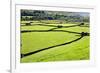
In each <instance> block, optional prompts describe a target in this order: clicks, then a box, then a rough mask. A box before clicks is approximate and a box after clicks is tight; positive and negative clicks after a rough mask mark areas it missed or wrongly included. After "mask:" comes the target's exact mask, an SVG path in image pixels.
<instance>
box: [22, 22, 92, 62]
mask: <svg viewBox="0 0 100 73" xmlns="http://www.w3.org/2000/svg"><path fill="white" fill-rule="evenodd" d="M47 25H53V26H47ZM47 25H46V24H43V25H42V24H40V22H39V25H38V24H37V25H36V24H33V23H32V25H30V26H26V25H24V26H22V25H21V63H30V62H49V61H67V60H89V49H90V48H89V43H90V42H89V41H90V37H89V35H87V34H85V35H84V34H82V32H85V33H88V34H89V27H84V26H79V24H47ZM67 26H68V27H67Z"/></svg>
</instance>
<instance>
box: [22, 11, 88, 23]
mask: <svg viewBox="0 0 100 73" xmlns="http://www.w3.org/2000/svg"><path fill="white" fill-rule="evenodd" d="M21 20H65V21H69V22H82V21H83V22H89V16H81V15H80V14H78V13H77V14H76V13H75V12H73V13H72V12H57V11H40V10H21Z"/></svg>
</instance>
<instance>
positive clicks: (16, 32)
mask: <svg viewBox="0 0 100 73" xmlns="http://www.w3.org/2000/svg"><path fill="white" fill-rule="evenodd" d="M20 9H32V10H51V11H70V12H71V11H72V12H89V13H90V24H91V28H90V33H91V36H90V37H91V39H90V41H91V42H90V44H91V45H90V48H91V50H90V51H91V55H90V61H87V60H86V61H66V62H48V63H33V64H31V63H28V64H20V43H19V41H20V12H19V11H20ZM11 15H12V22H11V23H12V26H11V28H12V30H11V32H12V35H11V36H12V46H11V48H12V49H11V53H12V54H11V56H12V57H11V72H12V73H14V72H17V71H31V70H43V69H44V70H45V69H64V68H65V69H66V68H72V67H74V68H76V67H77V68H79V67H88V66H92V65H94V64H95V62H94V60H95V59H94V56H95V50H94V48H95V28H94V27H95V24H94V22H95V19H94V16H95V9H94V8H93V7H90V8H89V7H87V6H83V7H82V8H81V6H79V5H75V6H74V5H73V6H71V5H68V6H67V5H65V6H45V5H31V4H30V5H29V4H28V5H27V4H14V7H12V14H11ZM16 21H17V22H16ZM14 24H15V25H14ZM17 48H19V49H18V50H17Z"/></svg>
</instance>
